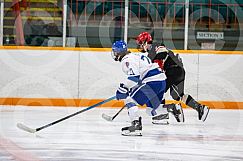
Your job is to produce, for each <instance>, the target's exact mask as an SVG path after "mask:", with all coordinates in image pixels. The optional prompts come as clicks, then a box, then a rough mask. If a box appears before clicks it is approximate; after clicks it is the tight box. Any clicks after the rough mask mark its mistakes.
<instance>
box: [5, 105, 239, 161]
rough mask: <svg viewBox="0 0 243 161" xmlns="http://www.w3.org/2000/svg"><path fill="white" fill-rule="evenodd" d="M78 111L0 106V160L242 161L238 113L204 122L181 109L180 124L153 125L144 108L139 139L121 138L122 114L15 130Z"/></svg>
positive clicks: (95, 113)
mask: <svg viewBox="0 0 243 161" xmlns="http://www.w3.org/2000/svg"><path fill="white" fill-rule="evenodd" d="M79 110H81V108H62V107H60V108H57V107H22V106H8V107H6V106H1V107H0V122H1V125H0V161H10V160H11V161H12V160H16V161H27V160H29V161H40V160H41V161H79V160H83V161H115V160H126V161H128V160H129V161H135V160H146V161H152V160H159V161H163V160H166V161H167V160H169V161H181V160H183V161H196V160H198V161H199V160H200V161H206V160H207V161H208V160H210V161H211V160H214V161H224V160H225V161H229V160H230V161H232V160H233V161H234V160H235V161H236V160H243V120H242V117H243V111H242V110H211V111H210V113H209V116H208V119H207V120H206V122H204V123H202V122H200V121H198V120H197V113H196V112H195V111H193V110H189V109H185V110H184V113H185V122H184V123H177V122H175V119H174V118H173V116H172V115H171V116H170V125H153V124H152V123H151V120H150V118H149V117H148V116H147V115H146V114H145V111H144V109H141V110H140V112H141V114H142V116H143V120H142V121H143V136H142V137H128V136H121V134H120V129H121V128H122V127H124V126H127V125H129V124H130V123H129V122H128V117H127V112H126V110H124V111H122V112H121V113H120V115H119V116H118V117H117V118H116V119H115V120H114V121H113V122H107V121H106V120H104V119H102V117H101V115H102V113H106V114H108V115H111V116H112V115H114V114H115V113H116V112H117V111H118V110H119V109H118V108H115V109H114V108H94V109H91V110H89V111H86V112H84V113H81V114H79V115H77V116H75V117H73V118H70V119H68V120H66V121H63V122H61V123H58V124H56V125H54V126H52V127H49V128H46V129H43V130H41V131H39V132H37V133H35V134H31V133H27V132H25V131H22V130H20V129H18V128H17V127H16V124H17V123H19V122H21V123H24V124H25V125H28V126H30V127H32V128H37V127H40V126H43V125H45V124H48V123H50V122H52V121H55V120H57V119H60V118H62V117H64V116H67V115H69V114H72V113H74V112H76V111H79Z"/></svg>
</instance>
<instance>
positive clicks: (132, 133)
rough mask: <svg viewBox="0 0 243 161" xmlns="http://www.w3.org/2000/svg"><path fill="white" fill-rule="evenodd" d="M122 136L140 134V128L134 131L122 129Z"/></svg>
mask: <svg viewBox="0 0 243 161" xmlns="http://www.w3.org/2000/svg"><path fill="white" fill-rule="evenodd" d="M122 135H123V136H142V130H136V131H134V132H130V131H128V130H126V131H122Z"/></svg>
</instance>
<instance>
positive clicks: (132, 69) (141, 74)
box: [121, 53, 166, 89]
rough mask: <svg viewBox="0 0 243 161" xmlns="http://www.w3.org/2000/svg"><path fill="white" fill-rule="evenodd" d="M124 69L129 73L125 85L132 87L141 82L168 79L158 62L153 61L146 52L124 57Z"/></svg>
mask: <svg viewBox="0 0 243 161" xmlns="http://www.w3.org/2000/svg"><path fill="white" fill-rule="evenodd" d="M121 64H122V71H123V72H124V73H125V74H126V75H127V79H126V81H125V82H124V85H125V86H126V87H127V88H129V89H132V88H134V87H136V86H137V85H139V84H143V83H147V82H152V81H162V80H165V79H166V76H165V74H164V73H163V72H162V71H161V69H160V68H159V66H158V64H157V63H152V61H151V59H150V58H148V57H147V55H146V54H141V53H130V54H128V55H126V56H124V57H123V59H122V61H121Z"/></svg>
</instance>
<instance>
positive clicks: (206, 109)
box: [201, 106, 209, 122]
mask: <svg viewBox="0 0 243 161" xmlns="http://www.w3.org/2000/svg"><path fill="white" fill-rule="evenodd" d="M205 107H206V108H204V109H203V110H204V115H203V116H202V118H201V120H202V121H203V122H204V121H205V120H206V119H207V117H208V113H209V107H207V106H205Z"/></svg>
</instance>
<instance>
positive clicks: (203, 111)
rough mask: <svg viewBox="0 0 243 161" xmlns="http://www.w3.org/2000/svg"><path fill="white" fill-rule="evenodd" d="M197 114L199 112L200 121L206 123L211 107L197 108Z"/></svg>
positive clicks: (201, 106) (202, 106)
mask: <svg viewBox="0 0 243 161" xmlns="http://www.w3.org/2000/svg"><path fill="white" fill-rule="evenodd" d="M197 112H198V119H199V120H202V121H205V120H206V119H207V116H208V113H209V107H208V106H205V105H200V106H198V108H197Z"/></svg>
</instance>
